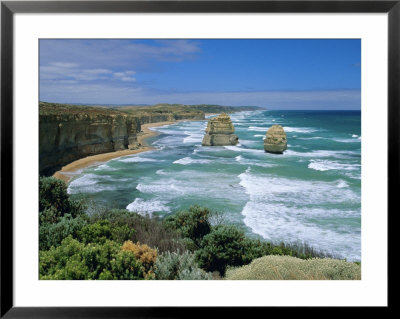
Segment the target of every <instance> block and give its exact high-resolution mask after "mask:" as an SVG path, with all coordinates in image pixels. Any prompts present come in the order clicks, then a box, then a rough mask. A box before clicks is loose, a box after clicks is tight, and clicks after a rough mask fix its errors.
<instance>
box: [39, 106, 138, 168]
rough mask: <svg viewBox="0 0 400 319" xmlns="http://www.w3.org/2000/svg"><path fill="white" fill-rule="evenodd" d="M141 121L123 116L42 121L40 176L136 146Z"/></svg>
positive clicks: (73, 116)
mask: <svg viewBox="0 0 400 319" xmlns="http://www.w3.org/2000/svg"><path fill="white" fill-rule="evenodd" d="M137 132H140V121H139V119H138V118H136V117H133V116H129V115H120V114H64V115H62V114H60V115H55V114H48V115H40V117H39V173H40V174H45V175H47V174H52V173H53V172H55V171H56V170H58V169H60V168H61V167H62V166H64V165H66V164H68V163H70V162H72V161H74V160H77V159H79V158H83V157H86V156H90V155H95V154H101V153H107V152H114V151H118V150H124V149H127V148H129V147H130V146H131V147H132V146H133V147H134V145H135V144H136V142H137V140H136V135H137Z"/></svg>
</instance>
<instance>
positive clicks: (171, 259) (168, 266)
mask: <svg viewBox="0 0 400 319" xmlns="http://www.w3.org/2000/svg"><path fill="white" fill-rule="evenodd" d="M155 275H156V279H160V280H174V279H178V280H209V279H212V276H211V274H208V273H206V272H204V271H203V270H202V269H200V268H199V267H198V265H197V264H196V261H195V256H194V254H192V253H189V252H183V253H182V254H181V253H179V252H164V253H163V254H161V255H160V256H159V257H158V258H157V261H156V264H155Z"/></svg>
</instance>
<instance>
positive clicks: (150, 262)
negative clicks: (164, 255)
mask: <svg viewBox="0 0 400 319" xmlns="http://www.w3.org/2000/svg"><path fill="white" fill-rule="evenodd" d="M122 250H123V251H129V252H132V253H133V254H134V256H135V257H136V259H138V260H140V262H141V263H142V265H143V267H144V272H145V273H146V274H147V275H150V276H152V274H153V267H154V264H155V262H156V259H157V251H156V250H155V249H151V248H150V247H149V246H147V245H141V244H140V243H139V242H138V243H137V244H134V243H133V242H132V241H130V240H128V241H126V242H124V244H123V245H122Z"/></svg>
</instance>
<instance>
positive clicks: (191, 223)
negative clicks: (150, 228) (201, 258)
mask: <svg viewBox="0 0 400 319" xmlns="http://www.w3.org/2000/svg"><path fill="white" fill-rule="evenodd" d="M210 215H211V212H210V210H209V209H208V208H202V207H199V206H192V207H190V208H189V210H188V211H182V212H178V213H176V214H175V215H171V216H168V217H167V218H166V219H165V221H164V222H165V225H166V227H167V228H169V229H174V230H177V231H178V232H179V233H180V234H181V235H182V237H184V238H189V239H191V240H192V241H193V243H194V244H195V245H196V246H200V242H201V239H202V238H203V237H204V236H205V235H207V234H209V233H210V231H211V223H210V221H209V217H210Z"/></svg>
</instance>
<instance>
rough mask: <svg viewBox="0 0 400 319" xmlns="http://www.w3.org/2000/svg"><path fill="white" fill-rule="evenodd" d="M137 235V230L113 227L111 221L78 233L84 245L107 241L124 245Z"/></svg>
mask: <svg viewBox="0 0 400 319" xmlns="http://www.w3.org/2000/svg"><path fill="white" fill-rule="evenodd" d="M134 234H135V230H134V229H132V228H130V227H129V226H128V225H122V226H118V225H112V224H111V223H110V221H109V220H107V219H104V220H99V221H98V222H96V223H94V224H90V225H86V226H85V227H83V228H82V229H81V230H79V231H78V233H77V238H78V239H79V240H80V241H82V242H84V243H104V242H105V241H106V240H107V239H108V240H114V241H116V242H118V243H123V242H124V241H125V240H129V239H130V238H132V237H133V236H134Z"/></svg>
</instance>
